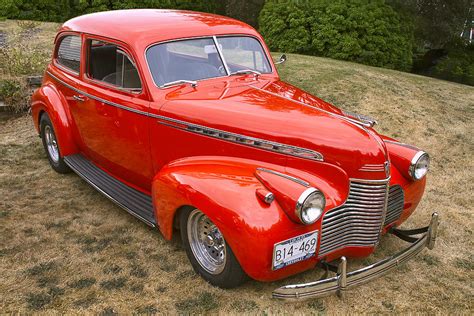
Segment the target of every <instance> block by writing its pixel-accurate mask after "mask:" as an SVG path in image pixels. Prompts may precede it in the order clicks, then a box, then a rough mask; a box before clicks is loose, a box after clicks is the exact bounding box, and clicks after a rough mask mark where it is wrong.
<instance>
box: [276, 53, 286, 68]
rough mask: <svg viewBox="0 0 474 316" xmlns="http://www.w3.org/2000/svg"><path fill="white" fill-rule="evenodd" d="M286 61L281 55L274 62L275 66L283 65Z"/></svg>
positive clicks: (284, 56)
mask: <svg viewBox="0 0 474 316" xmlns="http://www.w3.org/2000/svg"><path fill="white" fill-rule="evenodd" d="M285 61H286V55H285V54H283V55H281V56H280V59H279V60H278V61H276V62H275V65H279V64H283V63H284V62H285Z"/></svg>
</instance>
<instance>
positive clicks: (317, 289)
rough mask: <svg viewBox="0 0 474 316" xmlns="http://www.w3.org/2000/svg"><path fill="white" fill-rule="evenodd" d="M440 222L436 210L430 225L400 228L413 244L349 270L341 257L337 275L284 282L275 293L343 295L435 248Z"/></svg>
mask: <svg viewBox="0 0 474 316" xmlns="http://www.w3.org/2000/svg"><path fill="white" fill-rule="evenodd" d="M438 222H439V220H438V214H437V213H433V215H432V216H431V222H430V225H429V226H427V227H423V228H419V229H414V230H397V231H396V233H394V235H396V236H397V237H399V238H401V239H403V240H405V241H410V242H412V245H411V246H410V247H408V248H405V249H404V250H402V251H400V252H399V253H397V254H396V255H394V256H392V257H389V258H386V259H384V260H382V261H379V262H377V263H374V264H372V265H370V266H367V267H364V268H362V269H359V270H356V271H352V272H347V259H346V258H345V257H341V261H340V263H339V266H338V272H337V275H336V276H335V277H332V278H328V279H324V280H319V281H315V282H310V283H302V284H294V285H286V286H282V287H280V288H278V289H276V290H274V291H273V293H272V296H273V298H278V299H284V300H302V299H309V298H319V297H323V296H327V295H331V294H338V295H339V296H342V297H343V296H344V294H345V291H346V290H348V289H350V288H352V287H356V286H359V285H361V284H364V283H367V282H369V281H372V280H374V279H376V278H379V277H381V276H382V275H385V274H386V273H388V272H390V271H391V270H393V269H395V268H396V267H398V266H399V265H401V264H403V263H405V262H407V261H408V260H410V259H411V258H413V257H414V256H415V255H417V254H418V253H419V252H421V251H422V250H423V249H424V248H425V247H427V248H428V249H433V247H434V245H435V241H436V235H437V231H438ZM419 234H422V235H421V236H420V237H419V238H414V237H412V236H411V235H419Z"/></svg>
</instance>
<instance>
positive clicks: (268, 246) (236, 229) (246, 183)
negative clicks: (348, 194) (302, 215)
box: [152, 156, 347, 281]
mask: <svg viewBox="0 0 474 316" xmlns="http://www.w3.org/2000/svg"><path fill="white" fill-rule="evenodd" d="M258 167H264V168H268V169H272V170H275V171H278V172H282V173H285V172H286V173H287V172H288V170H285V168H284V167H282V166H277V165H271V164H267V163H262V162H259V161H253V160H248V159H240V158H230V157H221V156H219V157H209V156H206V157H192V158H185V159H180V160H177V161H175V162H173V163H171V164H169V165H167V166H165V167H164V168H163V169H162V170H161V171H160V172H159V173H158V174H157V175H156V176H155V178H154V180H153V184H152V197H153V202H154V203H153V204H154V207H155V216H156V220H157V222H158V227H159V229H160V231H161V232H162V233H163V235H164V237H165V238H166V239H171V238H172V234H173V223H174V219H175V215H176V211H177V210H178V209H180V208H181V207H182V206H193V207H196V208H198V209H200V210H201V211H202V212H203V213H205V214H206V215H207V216H208V217H209V218H210V219H211V220H212V221H213V222H214V223H215V224H216V226H217V227H218V228H219V229H220V230H221V232H222V234H223V235H224V237H225V239H226V241H227V243H228V244H229V246H230V247H231V248H232V250H233V252H234V254H235V255H236V257H237V260H238V261H239V262H240V264H241V266H242V268H243V269H244V271H245V272H246V273H247V274H248V275H249V276H250V277H252V278H254V279H257V280H262V281H264V280H274V279H279V278H283V277H286V276H288V275H290V274H294V273H297V272H300V271H303V270H306V269H308V268H310V267H312V266H314V265H315V263H316V260H305V261H302V262H299V263H297V264H293V265H290V266H288V267H286V268H283V269H280V270H277V271H272V267H271V264H272V252H273V245H274V244H275V243H277V242H280V241H282V240H286V239H289V238H292V237H294V236H297V235H300V234H304V233H306V232H310V231H314V230H320V225H321V223H320V221H318V222H316V223H315V224H313V225H302V224H299V223H296V222H294V221H292V220H291V219H290V218H289V217H288V216H287V215H286V213H285V211H284V210H283V209H282V206H281V205H280V204H279V203H277V201H274V202H273V203H271V204H270V205H269V204H266V203H265V202H263V201H262V200H261V199H259V198H258V197H257V195H256V190H257V189H264V190H265V189H267V188H266V187H265V186H264V185H263V184H262V183H261V182H260V181H259V180H258V178H257V177H256V176H255V173H256V170H257V168H258ZM300 176H301V174H300ZM306 176H307V178H306V179H305V181H308V182H310V184H311V185H315V186H318V187H319V188H325V187H328V186H329V183H331V184H334V180H333V182H328V181H326V180H324V179H321V178H318V177H316V176H314V175H310V174H306ZM345 181H346V183H345V186H347V178H346V179H345ZM323 190H324V189H323ZM339 196H342V195H338V197H339ZM342 199H345V197H343V198H342ZM328 201H329V202H328V205H327V206H326V209H330V208H333V207H335V206H336V204H338V203H339V204H341V203H343V200H339V198H338V199H336V200H335V199H331V198H329V199H328ZM314 259H315V258H314Z"/></svg>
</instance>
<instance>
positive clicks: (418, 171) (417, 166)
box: [409, 151, 430, 180]
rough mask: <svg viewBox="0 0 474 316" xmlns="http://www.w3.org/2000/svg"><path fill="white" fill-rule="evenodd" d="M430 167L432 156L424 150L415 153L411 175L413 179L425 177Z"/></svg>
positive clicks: (411, 165)
mask: <svg viewBox="0 0 474 316" xmlns="http://www.w3.org/2000/svg"><path fill="white" fill-rule="evenodd" d="M429 168H430V156H429V155H428V154H427V153H425V152H424V151H419V152H417V153H416V154H415V156H414V157H413V159H412V160H411V164H410V170H409V172H410V176H411V177H412V178H413V180H420V179H421V178H423V177H424V176H425V175H426V173H427V172H428V170H429Z"/></svg>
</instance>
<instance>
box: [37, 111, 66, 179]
mask: <svg viewBox="0 0 474 316" xmlns="http://www.w3.org/2000/svg"><path fill="white" fill-rule="evenodd" d="M47 130H48V131H50V132H51V133H52V135H53V136H54V138H55V139H56V132H55V131H54V127H53V123H51V120H50V118H49V116H48V114H46V113H43V115H41V118H40V135H41V140H42V142H43V147H44V151H45V152H46V155H47V156H48V160H49V164H50V165H51V167H52V168H53V169H54V171H56V172H58V173H69V172H71V169H70V168H69V167H68V166H67V165H66V163H65V162H64V159H63V158H62V157H61V152H60V150H59V146H57V151H58V157H57V159H54V158H53V157H52V155H51V153H50V151H49V150H48V144H47V141H46V135H45V134H46V131H47Z"/></svg>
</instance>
